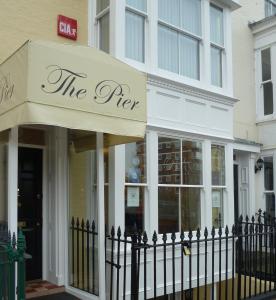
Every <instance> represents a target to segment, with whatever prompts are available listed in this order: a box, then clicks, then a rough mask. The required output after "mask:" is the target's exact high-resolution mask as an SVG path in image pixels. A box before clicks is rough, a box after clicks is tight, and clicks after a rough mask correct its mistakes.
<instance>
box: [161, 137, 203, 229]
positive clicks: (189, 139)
mask: <svg viewBox="0 0 276 300" xmlns="http://www.w3.org/2000/svg"><path fill="white" fill-rule="evenodd" d="M160 137H161V138H170V139H178V140H180V149H179V153H182V142H183V141H191V142H198V143H201V150H202V152H201V153H202V158H201V162H202V174H201V175H202V184H200V185H190V184H182V182H183V169H182V162H183V161H182V157H183V156H182V155H180V162H179V164H180V183H179V184H178V183H177V184H171V183H169V184H168V183H159V172H158V174H157V176H158V178H157V182H158V193H157V204H158V205H159V187H169V188H172V187H175V188H179V189H181V188H198V189H200V210H201V211H200V230H201V231H203V230H204V228H203V226H204V225H205V224H204V223H205V219H204V212H203V210H204V208H205V206H204V205H203V204H204V196H205V193H204V191H205V187H206V186H205V179H204V167H205V155H204V140H202V139H200V138H198V139H193V138H191V137H185V136H177V135H167V134H164V133H158V139H159V138H160ZM157 142H158V141H157ZM159 150H160V148H159V142H158V153H157V155H158V156H159ZM158 170H159V160H158ZM162 181H163V180H162ZM178 210H179V211H178V223H179V224H178V227H179V228H178V230H179V231H178V232H180V231H181V193H179V199H178ZM157 218H158V224H159V214H158V215H157ZM158 227H159V226H158ZM195 231H196V230H194V231H193V232H195Z"/></svg>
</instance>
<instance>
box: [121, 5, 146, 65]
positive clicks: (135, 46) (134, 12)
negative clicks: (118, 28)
mask: <svg viewBox="0 0 276 300" xmlns="http://www.w3.org/2000/svg"><path fill="white" fill-rule="evenodd" d="M126 4H127V5H126V18H125V22H126V26H125V54H126V57H128V58H131V59H133V60H136V61H139V62H142V63H144V62H145V20H146V18H147V2H146V0H127V1H126Z"/></svg>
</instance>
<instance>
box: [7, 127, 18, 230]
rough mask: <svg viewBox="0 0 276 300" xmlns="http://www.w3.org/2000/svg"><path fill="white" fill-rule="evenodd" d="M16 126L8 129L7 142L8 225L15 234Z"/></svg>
mask: <svg viewBox="0 0 276 300" xmlns="http://www.w3.org/2000/svg"><path fill="white" fill-rule="evenodd" d="M17 189H18V127H14V128H12V129H11V130H10V135H9V143H8V226H9V230H10V231H11V233H13V232H14V233H15V235H16V236H17V215H18V211H17Z"/></svg>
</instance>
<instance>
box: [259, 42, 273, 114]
mask: <svg viewBox="0 0 276 300" xmlns="http://www.w3.org/2000/svg"><path fill="white" fill-rule="evenodd" d="M261 61H262V62H261V63H262V83H261V87H262V90H263V93H262V96H263V114H264V115H265V116H266V115H271V114H273V111H274V108H273V83H272V78H271V50H270V48H267V49H264V50H262V51H261Z"/></svg>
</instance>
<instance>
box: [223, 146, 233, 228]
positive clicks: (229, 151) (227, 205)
mask: <svg viewBox="0 0 276 300" xmlns="http://www.w3.org/2000/svg"><path fill="white" fill-rule="evenodd" d="M233 153H234V151H233V144H228V145H227V146H226V147H225V171H226V188H227V197H226V199H225V200H224V226H225V225H228V226H230V227H231V226H232V224H234V222H235V216H234V211H235V209H234V174H233Z"/></svg>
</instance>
